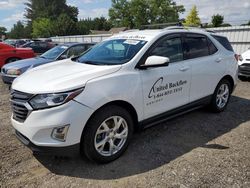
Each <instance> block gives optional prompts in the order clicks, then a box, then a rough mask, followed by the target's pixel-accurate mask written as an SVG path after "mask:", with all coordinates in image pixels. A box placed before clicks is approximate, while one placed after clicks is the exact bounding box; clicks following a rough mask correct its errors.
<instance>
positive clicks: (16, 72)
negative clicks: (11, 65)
mask: <svg viewBox="0 0 250 188" xmlns="http://www.w3.org/2000/svg"><path fill="white" fill-rule="evenodd" d="M7 74H9V75H17V76H18V75H20V74H22V72H21V70H19V69H9V70H7Z"/></svg>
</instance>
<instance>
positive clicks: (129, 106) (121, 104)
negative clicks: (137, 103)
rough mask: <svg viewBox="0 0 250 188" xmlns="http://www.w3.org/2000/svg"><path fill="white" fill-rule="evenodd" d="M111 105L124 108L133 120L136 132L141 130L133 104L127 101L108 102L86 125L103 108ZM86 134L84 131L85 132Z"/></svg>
mask: <svg viewBox="0 0 250 188" xmlns="http://www.w3.org/2000/svg"><path fill="white" fill-rule="evenodd" d="M110 105H115V106H119V107H122V108H124V109H125V110H127V111H128V113H129V114H130V115H131V117H132V119H133V123H134V129H135V130H138V129H139V126H138V114H137V112H136V110H135V108H134V106H133V105H132V104H130V103H129V102H127V101H123V100H115V101H111V102H108V103H106V104H104V105H102V106H101V107H99V108H98V109H97V110H95V111H94V112H93V113H92V114H91V116H90V117H89V119H88V121H87V123H86V124H88V122H89V120H90V119H91V118H92V117H93V116H94V115H95V114H96V113H97V112H98V111H99V110H101V109H102V108H104V107H106V106H110ZM83 132H84V130H83Z"/></svg>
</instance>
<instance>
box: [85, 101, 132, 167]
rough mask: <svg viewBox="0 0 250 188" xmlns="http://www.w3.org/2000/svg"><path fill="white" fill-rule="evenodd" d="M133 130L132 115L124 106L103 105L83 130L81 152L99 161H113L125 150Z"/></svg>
mask: <svg viewBox="0 0 250 188" xmlns="http://www.w3.org/2000/svg"><path fill="white" fill-rule="evenodd" d="M115 122H117V124H116V125H117V127H115ZM117 128H118V129H117ZM133 130H134V125H133V120H132V117H131V115H130V114H129V113H128V112H127V111H126V110H125V109H124V108H122V107H119V106H115V105H111V106H106V107H103V108H101V109H100V110H98V111H97V112H96V113H95V114H94V115H93V116H92V117H91V118H90V120H89V121H88V123H87V125H86V127H85V129H84V131H83V134H82V139H81V153H82V154H84V155H85V156H86V157H87V158H88V159H90V160H92V161H94V162H97V163H108V162H111V161H113V160H115V159H117V158H118V157H120V156H121V155H122V154H123V153H124V152H125V150H126V148H127V146H128V144H129V141H130V139H131V137H132V135H133Z"/></svg>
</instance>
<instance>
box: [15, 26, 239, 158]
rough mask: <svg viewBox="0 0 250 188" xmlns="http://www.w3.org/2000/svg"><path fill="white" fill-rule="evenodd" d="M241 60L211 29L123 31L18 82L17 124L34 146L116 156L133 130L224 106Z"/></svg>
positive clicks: (26, 141)
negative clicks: (238, 62)
mask: <svg viewBox="0 0 250 188" xmlns="http://www.w3.org/2000/svg"><path fill="white" fill-rule="evenodd" d="M237 68H238V66H237V61H236V59H235V57H234V52H232V51H230V50H227V49H226V48H224V47H223V46H222V45H221V44H220V42H218V41H217V40H216V39H215V38H214V37H213V36H212V35H211V34H210V33H208V32H204V31H201V30H189V29H173V28H169V29H163V30H143V31H131V32H124V33H120V34H118V35H115V36H113V37H111V38H109V39H107V40H105V41H103V42H101V43H100V44H98V45H96V46H94V47H93V48H92V49H90V50H88V51H87V52H86V53H85V54H84V55H82V56H81V57H79V58H75V59H74V58H73V59H66V60H62V61H57V62H55V63H51V64H48V65H43V66H40V67H37V68H34V69H31V70H29V71H28V72H26V73H25V74H23V75H22V76H20V77H19V78H18V79H16V80H15V81H14V83H13V85H12V92H11V104H12V109H13V115H12V125H13V126H14V128H15V130H16V135H17V137H18V138H19V140H21V141H22V142H23V143H24V144H25V145H27V146H29V147H30V148H31V149H32V150H33V151H35V152H42V153H51V152H52V153H57V154H58V153H60V154H61V153H63V154H64V155H68V154H73V153H75V152H74V151H77V152H78V153H79V151H81V153H83V154H85V155H86V156H87V157H88V158H89V159H91V160H93V161H96V162H110V161H112V160H114V159H116V158H118V157H119V156H120V155H121V154H122V153H123V152H124V151H125V150H126V148H127V146H128V144H129V140H130V139H131V137H132V134H133V132H134V131H135V130H138V129H141V128H143V127H146V126H151V125H155V124H157V123H159V122H162V121H165V120H167V119H169V118H171V117H174V116H176V115H180V114H183V113H184V112H187V111H190V110H192V109H197V108H199V107H202V106H204V105H208V104H210V106H211V109H212V110H213V111H215V112H221V111H223V110H224V109H225V107H226V106H227V104H228V101H229V98H230V95H231V93H232V91H233V89H234V87H235V85H236V79H237Z"/></svg>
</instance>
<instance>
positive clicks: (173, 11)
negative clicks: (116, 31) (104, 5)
mask: <svg viewBox="0 0 250 188" xmlns="http://www.w3.org/2000/svg"><path fill="white" fill-rule="evenodd" d="M184 11H185V9H184V7H183V6H182V5H177V4H176V3H175V2H174V1H172V0H112V7H111V8H110V9H109V17H110V21H111V23H112V24H113V25H114V26H116V27H119V26H126V27H129V28H138V27H141V26H142V25H147V24H157V23H167V22H177V21H178V19H179V13H183V12H184Z"/></svg>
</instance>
